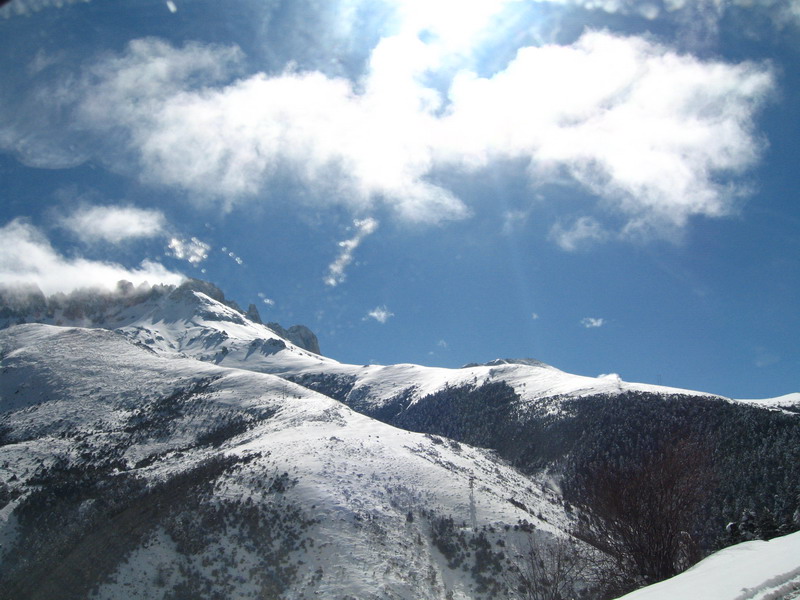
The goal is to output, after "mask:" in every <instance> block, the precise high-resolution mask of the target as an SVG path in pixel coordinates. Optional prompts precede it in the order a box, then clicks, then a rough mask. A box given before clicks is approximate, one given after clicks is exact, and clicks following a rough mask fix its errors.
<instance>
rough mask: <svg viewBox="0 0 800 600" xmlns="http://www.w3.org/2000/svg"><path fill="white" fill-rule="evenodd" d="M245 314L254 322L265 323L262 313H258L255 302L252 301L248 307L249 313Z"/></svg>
mask: <svg viewBox="0 0 800 600" xmlns="http://www.w3.org/2000/svg"><path fill="white" fill-rule="evenodd" d="M245 316H246V317H247V318H248V319H250V320H251V321H252V322H253V323H258V324H259V325H261V324H263V321H262V320H261V315H260V314H259V313H258V307H257V306H256V305H255V304H252V303H251V304H250V306H248V307H247V314H246V315H245Z"/></svg>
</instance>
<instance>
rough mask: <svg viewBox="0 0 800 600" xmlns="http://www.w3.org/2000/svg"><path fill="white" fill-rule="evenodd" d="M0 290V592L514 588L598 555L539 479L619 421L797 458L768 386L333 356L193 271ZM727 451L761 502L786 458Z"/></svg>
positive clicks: (556, 485) (510, 593)
mask: <svg viewBox="0 0 800 600" xmlns="http://www.w3.org/2000/svg"><path fill="white" fill-rule="evenodd" d="M0 301H2V304H1V305H0V327H4V328H3V329H0V598H9V599H10V598H14V599H19V598H54V597H58V598H89V597H91V598H122V597H124V598H165V599H167V598H199V597H203V598H213V597H220V598H261V597H266V598H284V597H285V598H311V597H324V598H359V599H360V598H408V599H411V598H481V597H486V598H489V597H509V598H512V597H536V596H533V595H531V594H532V592H531V589H530V587H526V585H527V584H526V581H527V582H529V580H530V578H529V577H528V579H526V577H527V575H526V573H529V572H530V568H531V565H534V566H535V564H538V563H537V562H536V561H539V562H542V561H544V562H542V564H544V563H547V564H548V565H550V564H551V563H552V564H556V563H557V562H558V560H560V558H559V557H561V556H562V554H563V551H564V549H565V548H567V549H568V550H569V553H571V554H570V556H584V557H585V556H587V554H589V555H594V556H595V557H597V556H602V552H600V551H599V550H597V549H592V548H589V547H588V546H587V545H586V544H585V543H584V542H581V541H578V540H576V539H575V538H574V537H573V535H572V533H573V532H574V531H576V530H577V529H579V517H580V511H576V510H575V509H573V507H572V506H570V503H569V502H567V501H566V497H565V496H564V495H563V494H562V492H561V489H560V485H561V482H562V477H564V476H565V474H568V473H569V472H570V469H573V470H574V469H575V468H577V467H579V466H580V464H581V463H580V460H585V461H586V460H590V459H591V460H594V459H593V458H592V457H593V456H596V455H598V454H597V453H598V452H599V453H601V454H602V453H606V454H607V453H608V448H607V447H606V446H604V444H606V442H607V443H608V444H611V446H609V447H613V448H616V449H617V450H615V451H618V450H619V449H620V448H625V447H626V443H627V442H626V440H627V438H626V437H625V436H626V435H629V434H628V433H625V432H627V431H630V429H631V428H633V429H634V430H635V431H637V435H640V434H642V432H645V431H646V430H647V429H648V427H652V426H653V424H654V423H656V424H659V423H662V422H663V423H667V424H671V425H670V427H672V426H674V427H677V428H681V431H686V430H688V429H691V428H692V427H697V428H698V431H703V432H704V434H705V435H708V436H712V437H713V436H715V435H722V434H724V435H728V433H727V431H728V429H729V428H730V427H738V428H739V431H742V432H744V431H745V429H746V428H747V427H751V428H753V427H755V428H757V430H758V431H761V430H762V429H763V430H764V431H770V432H778V433H777V434H774V435H773V434H772V433H770V434H769V435H770V436H772V437H775V436H777V437H780V436H784V437H780V439H783V440H784V441H786V440H788V444H789V448H788V450H786V452H792V451H794V450H795V449H796V450H798V451H799V452H800V444H794V445H793V444H792V440H794V439H798V438H797V437H792V436H794V435H795V434H796V427H797V423H798V421H797V419H796V418H794V417H796V413H792V410H791V408H792V406H793V405H792V403H791V402H789V403H786V402H782V403H780V410H777V411H765V410H762V409H761V408H752V407H751V404H753V403H750V402H744V401H742V402H733V401H729V400H727V399H722V398H719V397H716V396H712V395H708V394H701V393H696V392H690V391H687V390H679V389H674V388H667V387H661V386H650V385H645V384H635V383H627V382H623V381H621V380H620V379H619V377H617V376H613V375H611V376H605V377H600V378H590V377H581V376H577V375H571V374H568V373H565V372H563V371H560V370H558V369H556V368H554V367H551V366H549V365H546V364H544V363H540V362H538V361H534V360H530V359H524V360H504V359H501V360H496V361H492V362H491V363H488V364H484V365H468V366H465V367H463V368H461V369H440V368H429V367H423V366H418V365H410V364H401V365H390V366H380V365H347V364H343V363H339V362H337V361H335V360H333V359H330V358H327V357H324V356H322V355H320V354H319V353H318V352H316V350H318V349H319V348H318V346H316V340H315V338H313V334H311V333H310V332H309V331H308V330H306V329H305V328H290V329H289V330H286V329H283V328H282V327H280V326H278V325H275V324H273V326H272V328H270V327H269V326H267V325H264V324H262V323H260V318H259V317H258V315H257V312H255V311H253V310H252V309H251V310H250V311H248V313H245V312H243V311H242V310H241V309H240V308H239V307H238V306H237V305H235V303H232V302H229V301H227V300H226V299H225V297H224V295H223V294H222V292H221V291H219V290H218V289H216V288H215V287H213V286H211V285H210V284H207V283H204V282H198V281H189V282H187V283H186V284H184V285H182V286H180V287H177V288H172V287H159V286H157V287H153V288H149V287H142V288H139V289H133V288H132V287H130V286H127V285H125V284H121V285H120V286H119V289H118V290H117V291H116V292H115V293H113V294H108V293H107V294H103V293H94V292H81V293H76V294H73V295H71V296H63V295H62V296H57V297H52V298H44V296H42V295H41V294H40V293H37V292H36V291H35V290H3V291H2V292H0ZM286 336H289V337H291V338H293V339H294V341H292V340H291V339H287V337H286ZM772 404H774V403H767V404H764V403H762V404H759V405H758V406H762V405H763V406H765V407H770V406H771V405H772ZM787 407H788V408H787ZM741 415H745V417H744V418H742V417H741ZM753 415H756V416H755V417H754V416H753ZM761 415H764V416H763V417H762V416H761ZM637 419H639V420H641V423H637ZM740 421H741V423H740ZM621 423H622V424H624V426H623V425H621ZM687 423H688V425H687ZM715 427H716V428H717V429H719V432H718V431H717V430H716V429H715ZM626 428H627V429H626ZM676 430H677V429H676ZM666 431H671V429H666ZM754 431H755V430H754ZM720 432H722V433H720ZM787 432H788V433H787ZM642 435H643V434H642ZM786 436H788V437H786ZM741 437H742V438H743V439H745V438H748V437H753V436H752V435H749V434H748V435H743V436H741ZM784 438H785V439H784ZM720 439H722V438H720ZM725 439H726V440H727V438H725ZM734 441H736V440H734ZM732 443H733V442H732V441H726V442H725V444H728V445H727V446H726V445H725V444H723V443H720V445H719V446H718V449H721V450H719V452H718V453H719V454H720V456H722V458H720V459H719V465H718V466H719V468H721V469H723V468H727V466H726V465H728V464H737V465H745V464H747V462H746V461H747V460H759V461H760V466H759V470H758V473H757V474H754V475H752V477H750V479H747V477H744V476H743V479H742V481H744V482H745V483H743V484H742V485H741V486H739V487H742V488H745V487H746V488H747V489H750V488H751V487H755V488H758V487H759V485H762V484H760V483H759V482H760V481H762V479H763V478H764V477H766V478H768V479H769V481H770V485H772V479H776V478H777V476H775V475H774V473H776V472H779V473H780V474H781V476H785V479H786V482H785V483H782V484H780V485H778V486H777V487H774V489H773V487H771V488H770V491H769V494H770V498H772V497H775V498H781V499H783V498H791V495H792V494H793V493H795V491H793V490H795V487H797V486H796V479H795V478H794V475H793V474H794V473H795V471H797V465H792V464H789V463H792V462H793V459H792V458H791V457H790V458H786V456H788V455H786V454H785V453H777V452H774V451H772V450H771V448H772V446H769V444H766V445H764V444H761V451H762V452H765V453H766V454H765V458H764V459H763V460H761V459H760V458H757V457H756V458H753V457H754V456H755V455H754V453H753V451H752V449H751V447H750V446H744V447H742V448H740V447H739V446H733V445H732ZM598 444H599V445H598ZM784 445H786V444H784ZM795 445H796V446H798V448H794V446H795ZM592 453H595V454H592ZM742 457H746V460H745V459H743V458H742ZM725 461H728V462H725ZM797 462H798V463H800V461H797ZM576 465H577V466H576ZM754 472H755V471H754ZM758 477H762V479H758ZM753 478H755V479H753ZM751 479H752V481H754V482H755V483H752V482H751ZM745 480H746V481H745ZM745 484H746V485H745ZM737 485H738V484H737ZM776 485H777V484H776ZM781 486H782V487H781ZM792 486H794V487H792ZM719 487H720V489H723V492H720V493H719V494H717V496H719V497H718V498H717V496H715V497H714V498H715V500H714V502H717V503H718V504H719V506H722V505H723V504H725V503H726V502H729V501H730V499H731V498H734V499H735V498H738V496H737V494H739V492H738V490H739V487H736V486H728V487H729V488H730V489H728V488H726V487H725V486H719ZM762 487H763V485H762ZM797 491H800V489H798V490H797ZM765 493H766V492H765ZM753 494H754V493H751V496H743V498H744V500H742V502H744V504H743V505H742V506H745V507H746V505H749V504H753V503H754V502H756V500H751V497H752V498H758V496H757V495H753ZM748 503H749V504H748ZM714 506H715V507H717V505H716V504H715V505H714ZM725 506H727V505H725ZM798 508H800V504H799V505H798ZM741 509H742V507H741V506H739V505H738V504H737V505H732V506H731V508H730V510H729V513H730V514H729V513H725V514H720V515H717V516H716V518H715V519H709V520H708V523H709V525H708V527H709V531H710V532H711V533H710V534H709V533H708V532H706V533H704V534H703V535H708V536H710V537H708V539H712V538H713V535H716V534H714V533H713V532H714V531H715V530H714V528H715V527H717V526H718V525H719V522H722V526H720V527H719V530H720V531H722V530H723V527H724V521H726V520H730V519H731V518H736V515H738V514H739V512H741ZM714 510H718V508H714ZM719 510H722V509H719ZM726 510H727V509H726ZM769 510H770V511H773V512H771V513H770V514H773V515H774V516H775V518H776V519H777V518H778V517H781V518H783V515H784V514H788V515H791V514H792V510H794V507H793V505H791V503H789V504H787V505H786V506H782V507H781V508H780V510H778V509H775V510H773V508H770V509H769ZM737 511H738V512H737ZM781 511H782V512H781ZM734 513H735V514H734ZM799 514H800V513H799ZM759 522H761V521H759ZM781 526H783V525H781ZM775 527H776V528H777V527H778V525H777V524H776V525H775ZM745 529H746V528H745V527H744V525H743V529H742V531H744V530H745ZM748 535H749V534H748ZM532 549H535V550H536V552H537V553H538V554H536V556H537V557H538V558H536V559H535V560H534V558H532V557H533V556H534V553H533V550H532ZM548 568H550V567H549V566H548ZM592 577H593V572H592V570H591V569H590V568H587V569H583V570H581V571H580V573H579V574H578V575H575V576H573V577H572V579H571V580H570V581H569V582H568V584H569V586H570V587H569V589H572V590H573V591H575V590H580V589H584V588H586V586H587V585H588V582H589V580H590V579H591V578H592ZM574 586H577V587H576V588H574V589H573V587H574ZM565 589H566V588H565ZM564 593H567V592H566V591H565V592H564ZM569 593H572V592H569ZM525 594H528V595H527V596H526V595H525Z"/></svg>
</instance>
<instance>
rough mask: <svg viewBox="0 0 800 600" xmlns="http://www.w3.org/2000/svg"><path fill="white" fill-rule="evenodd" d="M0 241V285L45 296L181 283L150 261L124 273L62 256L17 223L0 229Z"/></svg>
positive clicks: (106, 264) (110, 266)
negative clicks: (122, 285)
mask: <svg viewBox="0 0 800 600" xmlns="http://www.w3.org/2000/svg"><path fill="white" fill-rule="evenodd" d="M0 238H2V240H3V243H2V244H1V245H0V283H2V284H6V285H17V284H22V285H31V284H32V285H37V286H39V288H40V289H41V290H42V291H43V292H44V293H45V294H48V295H49V294H53V293H55V292H70V291H72V290H75V289H79V288H103V289H109V290H113V289H115V287H116V284H117V282H118V281H120V280H123V279H124V280H127V281H130V282H131V283H133V284H134V285H139V284H142V283H145V282H147V283H150V284H156V283H165V284H172V285H177V284H179V283H181V281H183V280H184V279H185V277H184V276H183V275H181V274H179V273H174V272H172V271H169V270H167V269H166V268H165V267H164V266H163V265H161V264H159V263H156V262H153V261H143V262H142V263H141V264H140V265H139V267H138V268H135V269H128V268H125V267H123V266H122V265H119V264H116V263H111V262H103V261H97V260H90V259H86V258H81V257H66V256H63V255H62V254H59V253H58V252H57V251H56V250H55V249H54V248H53V246H52V245H51V244H50V241H49V240H48V239H47V238H46V237H45V235H44V234H43V233H42V232H41V231H40V230H39V229H37V228H36V227H34V226H33V225H31V224H30V223H28V222H26V221H24V220H21V219H15V220H13V221H11V222H10V223H8V224H6V225H4V226H3V227H0Z"/></svg>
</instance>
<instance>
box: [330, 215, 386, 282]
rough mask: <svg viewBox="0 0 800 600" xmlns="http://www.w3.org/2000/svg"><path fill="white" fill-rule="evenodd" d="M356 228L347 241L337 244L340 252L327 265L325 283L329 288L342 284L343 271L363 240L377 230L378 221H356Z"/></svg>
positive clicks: (354, 222)
mask: <svg viewBox="0 0 800 600" xmlns="http://www.w3.org/2000/svg"><path fill="white" fill-rule="evenodd" d="M353 225H354V226H355V228H356V234H355V235H354V236H353V237H352V238H350V239H349V240H344V241H341V242H339V247H340V248H341V252H340V253H339V256H337V257H336V260H334V261H333V262H332V263H331V264H330V265H328V274H327V275H326V276H325V283H326V284H327V285H329V286H332V287H334V286H337V285H339V284H340V283H342V282H343V281H344V280H345V278H346V274H345V271H346V269H347V267H348V266H350V263H351V262H353V253H354V252H355V250H356V248H358V246H359V245H360V244H361V242H362V241H364V238H365V237H367V236H368V235H370V234H371V233H373V232H374V231H375V230H376V229H377V228H378V221H376V220H375V219H373V218H372V217H367V218H366V219H356V220H355V221H353Z"/></svg>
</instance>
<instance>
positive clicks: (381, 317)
mask: <svg viewBox="0 0 800 600" xmlns="http://www.w3.org/2000/svg"><path fill="white" fill-rule="evenodd" d="M393 316H394V313H393V312H391V311H390V310H389V309H388V308H386V306H377V307H375V308H373V309H372V310H371V311H369V312H368V313H367V316H366V317H364V319H375V320H376V321H377V322H378V323H386V321H388V320H389V319H390V318H391V317H393Z"/></svg>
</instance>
